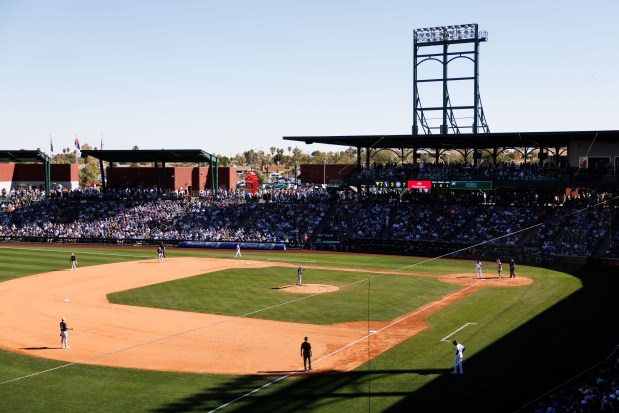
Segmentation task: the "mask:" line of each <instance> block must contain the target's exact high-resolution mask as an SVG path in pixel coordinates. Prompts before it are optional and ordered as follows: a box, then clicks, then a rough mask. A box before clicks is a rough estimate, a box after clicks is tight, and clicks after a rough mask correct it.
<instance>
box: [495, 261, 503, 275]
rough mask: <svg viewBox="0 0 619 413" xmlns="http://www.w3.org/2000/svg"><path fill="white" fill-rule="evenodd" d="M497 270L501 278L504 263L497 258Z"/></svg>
mask: <svg viewBox="0 0 619 413" xmlns="http://www.w3.org/2000/svg"><path fill="white" fill-rule="evenodd" d="M496 271H497V272H498V273H499V278H501V273H502V272H503V264H501V260H500V259H498V260H496Z"/></svg>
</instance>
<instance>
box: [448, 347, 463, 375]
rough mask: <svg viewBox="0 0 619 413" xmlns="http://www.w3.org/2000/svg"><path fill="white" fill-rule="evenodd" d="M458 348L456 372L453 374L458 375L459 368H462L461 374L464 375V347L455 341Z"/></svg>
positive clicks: (455, 364) (455, 360) (455, 362)
mask: <svg viewBox="0 0 619 413" xmlns="http://www.w3.org/2000/svg"><path fill="white" fill-rule="evenodd" d="M453 344H454V346H456V358H455V359H454V371H452V372H451V374H458V367H459V368H460V374H464V371H463V370H462V361H463V360H464V346H463V345H462V344H459V343H458V342H457V341H456V340H454V341H453Z"/></svg>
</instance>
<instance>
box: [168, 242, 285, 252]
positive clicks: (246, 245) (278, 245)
mask: <svg viewBox="0 0 619 413" xmlns="http://www.w3.org/2000/svg"><path fill="white" fill-rule="evenodd" d="M237 245H240V246H241V249H242V250H280V251H281V250H283V251H286V244H284V243H282V242H230V241H225V242H213V241H181V242H179V243H178V246H179V247H180V248H213V249H229V250H233V249H236V246H237Z"/></svg>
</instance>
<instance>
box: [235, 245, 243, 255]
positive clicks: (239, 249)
mask: <svg viewBox="0 0 619 413" xmlns="http://www.w3.org/2000/svg"><path fill="white" fill-rule="evenodd" d="M234 257H242V255H241V244H236V255H235V256H234Z"/></svg>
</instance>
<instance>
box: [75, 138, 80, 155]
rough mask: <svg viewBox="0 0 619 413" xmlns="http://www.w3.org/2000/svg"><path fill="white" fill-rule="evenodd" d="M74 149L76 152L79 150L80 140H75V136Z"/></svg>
mask: <svg viewBox="0 0 619 413" xmlns="http://www.w3.org/2000/svg"><path fill="white" fill-rule="evenodd" d="M75 147H76V148H77V150H78V151H79V150H81V147H80V140H79V139H77V135H75Z"/></svg>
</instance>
